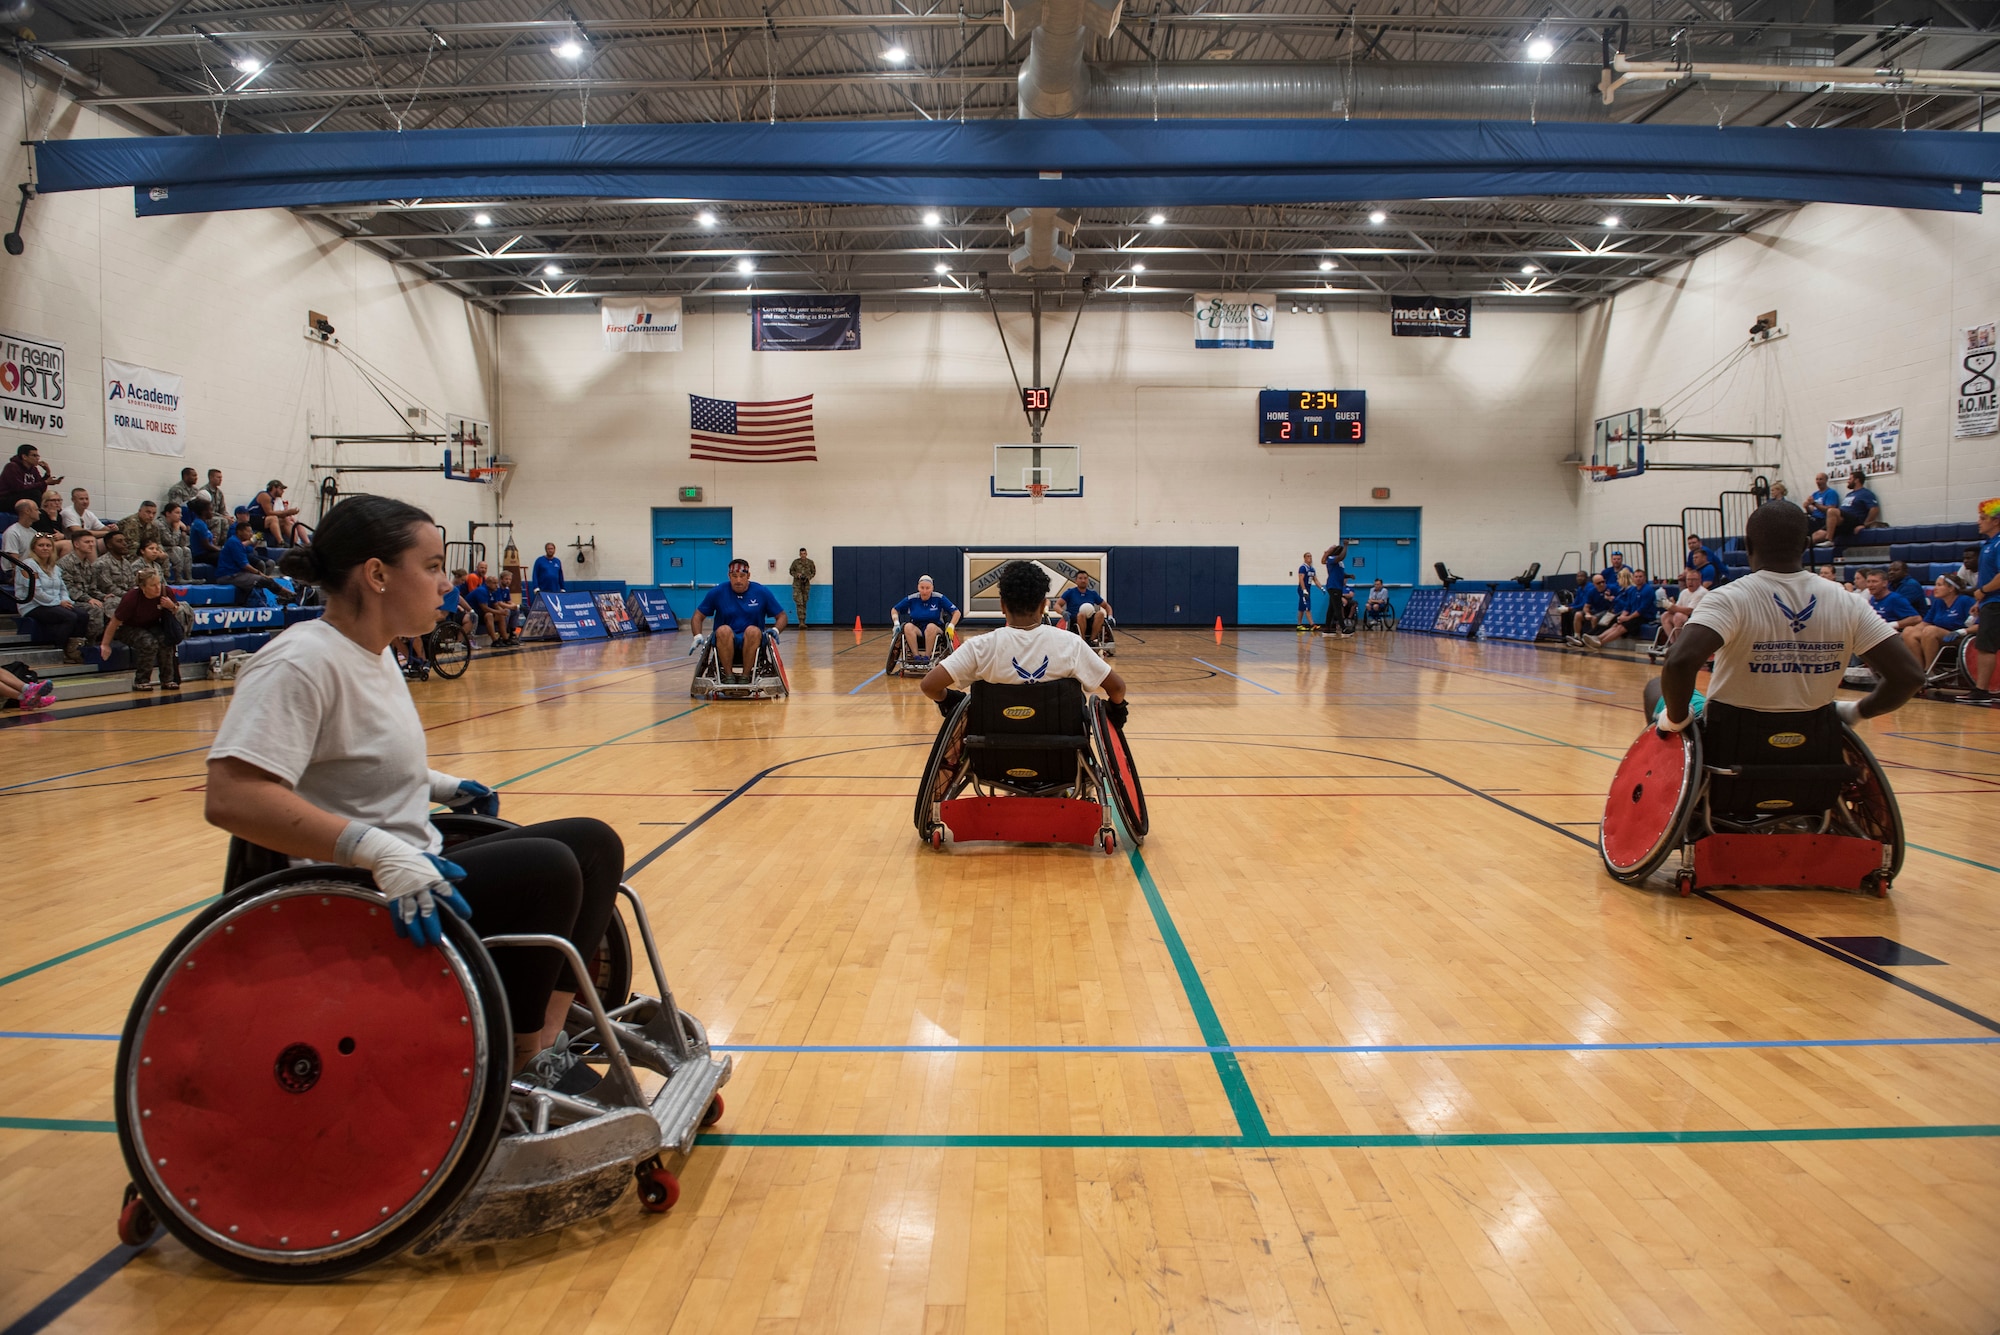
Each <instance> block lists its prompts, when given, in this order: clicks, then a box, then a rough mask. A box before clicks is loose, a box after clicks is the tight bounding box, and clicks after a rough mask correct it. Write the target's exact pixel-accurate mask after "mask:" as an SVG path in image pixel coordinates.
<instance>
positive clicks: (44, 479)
mask: <svg viewBox="0 0 2000 1335" xmlns="http://www.w3.org/2000/svg"><path fill="white" fill-rule="evenodd" d="M61 481H62V479H61V478H59V477H53V476H51V474H50V469H49V466H48V465H47V464H45V463H43V462H42V452H41V451H40V450H38V449H36V448H35V447H34V446H33V445H23V446H21V448H19V449H17V450H15V451H14V457H13V458H11V459H9V460H8V461H7V463H6V466H5V467H0V506H5V507H6V508H7V509H10V510H11V509H13V508H14V507H15V506H16V505H18V504H19V503H20V502H22V501H34V502H36V504H37V506H39V504H40V502H41V499H42V494H43V493H44V492H46V491H47V490H48V489H49V488H50V487H53V486H55V485H56V484H57V483H59V482H61Z"/></svg>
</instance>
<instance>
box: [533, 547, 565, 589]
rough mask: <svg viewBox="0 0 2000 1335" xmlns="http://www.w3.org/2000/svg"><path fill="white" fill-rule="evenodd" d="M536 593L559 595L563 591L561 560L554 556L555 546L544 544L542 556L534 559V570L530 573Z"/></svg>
mask: <svg viewBox="0 0 2000 1335" xmlns="http://www.w3.org/2000/svg"><path fill="white" fill-rule="evenodd" d="M531 578H532V579H533V580H534V586H535V592H536V593H561V592H562V591H563V568H562V559H561V558H560V557H558V556H557V555H556V545H555V544H554V543H553V542H551V543H545V544H543V546H542V554H541V555H540V556H538V557H536V558H535V568H534V570H533V571H532V572H531Z"/></svg>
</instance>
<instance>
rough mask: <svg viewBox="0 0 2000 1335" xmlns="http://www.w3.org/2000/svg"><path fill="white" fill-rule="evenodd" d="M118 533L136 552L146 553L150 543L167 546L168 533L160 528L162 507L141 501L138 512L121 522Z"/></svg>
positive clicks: (127, 516) (119, 522)
mask: <svg viewBox="0 0 2000 1335" xmlns="http://www.w3.org/2000/svg"><path fill="white" fill-rule="evenodd" d="M118 531H119V532H120V533H123V534H124V535H125V544H126V545H127V546H128V547H130V548H131V549H132V550H133V551H135V552H138V551H144V550H145V548H146V544H147V543H149V542H157V543H159V544H160V545H161V546H162V547H164V546H166V542H167V533H166V530H165V529H163V528H161V527H160V507H159V506H157V505H155V504H154V503H153V502H151V501H140V502H139V508H138V509H137V510H135V511H133V512H132V513H131V514H129V515H126V516H125V517H124V518H123V519H121V520H119V521H118Z"/></svg>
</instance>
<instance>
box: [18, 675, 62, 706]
mask: <svg viewBox="0 0 2000 1335" xmlns="http://www.w3.org/2000/svg"><path fill="white" fill-rule="evenodd" d="M30 700H32V701H34V702H35V704H34V706H33V707H34V708H36V709H47V708H48V707H49V706H50V705H52V704H54V703H55V702H56V684H55V683H54V682H52V681H31V682H29V683H28V685H27V688H26V689H25V690H23V691H22V692H21V703H22V705H24V706H26V705H27V704H28V702H29V701H30Z"/></svg>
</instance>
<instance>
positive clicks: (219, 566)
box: [215, 533, 250, 579]
mask: <svg viewBox="0 0 2000 1335" xmlns="http://www.w3.org/2000/svg"><path fill="white" fill-rule="evenodd" d="M249 568H250V549H249V548H248V547H245V546H244V545H243V539H241V538H239V537H237V536H236V535H235V534H233V533H232V534H230V535H229V541H228V542H225V543H223V544H222V554H221V555H220V556H218V557H216V558H215V577H216V578H217V579H228V578H229V577H230V576H231V575H240V574H242V573H243V572H244V571H246V570H248V569H249Z"/></svg>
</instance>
